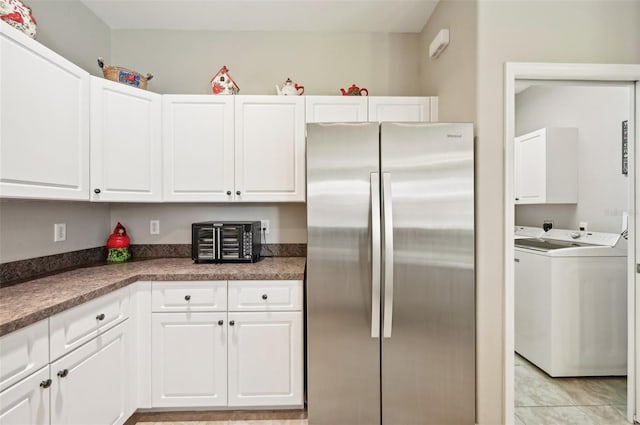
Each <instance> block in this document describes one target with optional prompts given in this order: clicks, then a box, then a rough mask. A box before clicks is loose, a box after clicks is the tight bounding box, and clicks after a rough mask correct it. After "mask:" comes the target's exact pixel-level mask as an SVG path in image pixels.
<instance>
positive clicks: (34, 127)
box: [0, 24, 89, 200]
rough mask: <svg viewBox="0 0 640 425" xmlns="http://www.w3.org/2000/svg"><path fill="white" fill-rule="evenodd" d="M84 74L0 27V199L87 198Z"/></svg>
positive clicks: (86, 83) (6, 27)
mask: <svg viewBox="0 0 640 425" xmlns="http://www.w3.org/2000/svg"><path fill="white" fill-rule="evenodd" d="M88 111H89V73H87V72H86V71H84V70H82V69H80V68H79V67H77V66H76V65H74V64H72V63H71V62H69V61H68V60H66V59H64V58H62V57H61V56H59V55H57V54H56V53H54V52H53V51H51V50H49V49H47V48H46V47H44V46H43V45H41V44H40V43H38V42H37V41H35V40H32V39H31V38H29V37H27V36H26V35H24V34H22V33H21V32H20V31H18V30H16V29H14V28H12V27H11V26H9V25H4V24H2V25H0V197H2V198H34V199H70V200H87V199H89V112H88Z"/></svg>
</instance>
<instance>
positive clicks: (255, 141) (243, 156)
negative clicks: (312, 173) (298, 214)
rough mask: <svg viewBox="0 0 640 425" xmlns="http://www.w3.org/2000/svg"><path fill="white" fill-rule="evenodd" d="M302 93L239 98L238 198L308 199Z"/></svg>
mask: <svg viewBox="0 0 640 425" xmlns="http://www.w3.org/2000/svg"><path fill="white" fill-rule="evenodd" d="M304 133H305V116H304V98H303V97H301V96H236V97H235V138H236V140H235V188H236V192H235V199H236V200H237V201H244V202H261V201H265V202H304V200H305V152H304V148H305V136H304Z"/></svg>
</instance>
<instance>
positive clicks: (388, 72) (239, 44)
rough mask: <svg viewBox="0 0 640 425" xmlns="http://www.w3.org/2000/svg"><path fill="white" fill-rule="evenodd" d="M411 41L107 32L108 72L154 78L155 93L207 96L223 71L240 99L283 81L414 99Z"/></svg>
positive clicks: (415, 61)
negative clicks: (127, 70) (132, 71)
mask: <svg viewBox="0 0 640 425" xmlns="http://www.w3.org/2000/svg"><path fill="white" fill-rule="evenodd" d="M418 38H419V36H418V34H382V33H357V34H356V33H305V32H302V33H301V32H211V31H131V30H114V31H113V32H112V39H111V51H112V64H113V65H117V66H123V67H126V68H132V69H135V70H136V71H139V72H142V73H147V72H151V73H153V74H154V79H153V80H151V82H150V83H149V90H152V91H155V92H157V93H163V94H166V93H185V94H186V93H196V94H197V93H201V94H206V93H210V92H211V86H210V83H209V82H210V80H211V77H213V75H214V74H215V73H216V72H217V71H218V69H220V67H221V66H223V65H226V66H227V68H229V74H230V75H231V77H232V78H233V79H234V81H235V82H236V83H237V84H238V86H239V87H240V94H276V90H275V85H276V84H281V83H282V82H283V81H284V80H286V79H287V78H288V77H290V78H291V79H292V80H293V81H295V82H297V83H299V84H302V85H304V86H305V94H310V95H330V94H333V95H336V94H340V91H339V89H340V88H341V87H342V88H347V87H349V86H350V85H351V84H354V83H355V84H356V85H358V86H359V87H366V88H367V89H368V90H369V94H370V95H399V96H403V95H418V94H420V85H419V80H418V74H419V55H417V54H416V52H417V50H418V41H419V40H418Z"/></svg>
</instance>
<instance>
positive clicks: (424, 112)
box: [369, 96, 437, 122]
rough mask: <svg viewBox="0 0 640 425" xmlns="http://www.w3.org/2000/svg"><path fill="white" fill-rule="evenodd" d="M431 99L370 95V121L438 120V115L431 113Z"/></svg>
mask: <svg viewBox="0 0 640 425" xmlns="http://www.w3.org/2000/svg"><path fill="white" fill-rule="evenodd" d="M431 99H432V98H430V97H404V96H402V97H400V96H399V97H392V96H371V97H369V121H371V122H404V121H423V122H424V121H437V117H435V116H432V115H431V105H430V103H431ZM432 118H435V119H432Z"/></svg>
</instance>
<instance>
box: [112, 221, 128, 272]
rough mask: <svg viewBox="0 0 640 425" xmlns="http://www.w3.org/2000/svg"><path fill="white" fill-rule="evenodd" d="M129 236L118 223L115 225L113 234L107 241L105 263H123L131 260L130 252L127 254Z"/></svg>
mask: <svg viewBox="0 0 640 425" xmlns="http://www.w3.org/2000/svg"><path fill="white" fill-rule="evenodd" d="M130 243H131V241H130V240H129V236H128V235H127V230H126V229H125V228H124V226H123V225H122V224H120V222H118V224H116V227H115V229H113V233H112V234H111V235H110V236H109V239H108V240H107V251H108V254H107V261H109V262H112V263H124V262H125V261H127V260H128V259H129V258H131V252H129V244H130Z"/></svg>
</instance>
